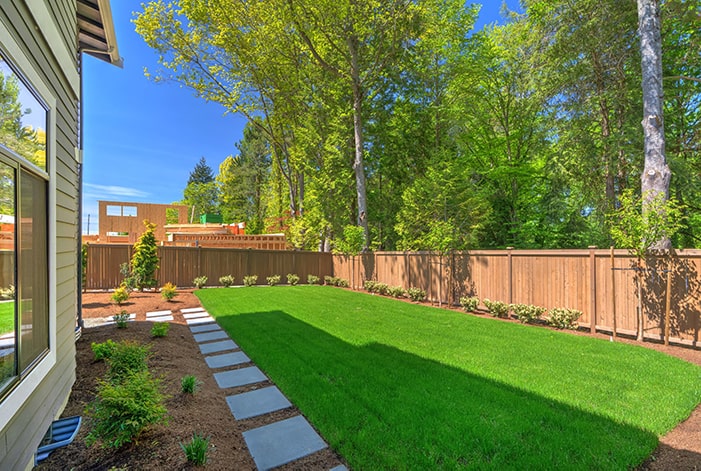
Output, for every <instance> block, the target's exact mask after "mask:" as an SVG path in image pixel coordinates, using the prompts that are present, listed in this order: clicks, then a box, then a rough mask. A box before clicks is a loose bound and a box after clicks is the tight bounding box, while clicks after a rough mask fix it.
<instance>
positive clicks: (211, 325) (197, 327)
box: [190, 322, 220, 334]
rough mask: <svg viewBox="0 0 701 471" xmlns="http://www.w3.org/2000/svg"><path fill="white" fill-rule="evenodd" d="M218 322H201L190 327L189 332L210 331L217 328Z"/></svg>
mask: <svg viewBox="0 0 701 471" xmlns="http://www.w3.org/2000/svg"><path fill="white" fill-rule="evenodd" d="M219 329H220V327H219V324H217V323H215V322H210V323H208V324H202V325H195V326H192V327H190V332H192V333H193V334H199V333H201V332H210V331H212V330H219Z"/></svg>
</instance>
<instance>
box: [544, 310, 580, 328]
mask: <svg viewBox="0 0 701 471" xmlns="http://www.w3.org/2000/svg"><path fill="white" fill-rule="evenodd" d="M581 316H582V311H577V310H576V309H564V308H555V309H550V311H549V312H548V324H549V325H551V326H553V327H555V328H557V329H571V330H575V329H577V327H578V326H579V325H578V324H577V319H579V318H580V317H581Z"/></svg>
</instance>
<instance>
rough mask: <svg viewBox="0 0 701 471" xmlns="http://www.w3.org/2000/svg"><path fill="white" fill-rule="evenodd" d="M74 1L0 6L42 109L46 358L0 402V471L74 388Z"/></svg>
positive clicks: (1, 26) (13, 464) (9, 49)
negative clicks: (44, 133) (45, 189)
mask: <svg viewBox="0 0 701 471" xmlns="http://www.w3.org/2000/svg"><path fill="white" fill-rule="evenodd" d="M76 24H77V23H76V1H75V0H51V1H37V0H3V1H2V2H0V47H2V49H3V51H4V53H5V56H6V57H8V58H9V60H11V61H12V62H13V64H14V65H15V66H16V67H18V68H19V69H20V71H21V73H22V74H23V75H24V77H25V78H26V79H27V81H28V82H30V83H31V85H32V86H33V87H34V88H35V89H36V91H37V92H38V93H39V94H40V95H41V97H42V98H43V99H44V100H45V101H46V103H47V105H48V106H49V113H48V116H49V118H48V126H47V163H48V173H49V184H48V208H49V218H48V222H49V233H48V252H49V255H48V267H49V269H48V271H49V277H48V283H49V285H48V290H49V332H50V333H49V351H48V354H47V355H45V356H43V357H42V358H40V360H39V361H38V362H37V364H36V365H35V366H34V367H33V368H32V369H31V371H30V372H29V373H28V374H27V375H25V376H24V377H22V378H21V381H19V383H17V385H16V386H15V387H14V388H13V389H12V390H11V391H10V392H9V393H8V394H7V395H6V396H5V397H3V398H2V402H0V469H13V470H15V469H25V468H28V467H30V466H31V465H32V464H33V455H34V452H35V451H36V448H37V446H38V445H39V443H40V441H41V439H42V437H43V435H44V433H45V432H46V430H47V429H48V427H49V425H50V423H51V421H52V420H54V419H55V418H57V417H58V416H59V414H60V413H61V411H62V409H63V407H64V406H65V403H66V401H67V399H68V396H69V394H70V389H71V386H72V385H73V383H74V381H75V332H74V328H75V322H76V312H77V309H78V305H77V299H78V298H77V279H76V265H77V250H76V238H77V237H78V224H77V221H78V198H79V181H78V163H77V162H76V156H77V155H78V154H79V138H78V127H79V123H78V120H79V117H78V109H79V96H80V75H79V74H78V62H77V61H78V59H77V58H78V53H77V46H76V45H75V44H76V37H77V27H76Z"/></svg>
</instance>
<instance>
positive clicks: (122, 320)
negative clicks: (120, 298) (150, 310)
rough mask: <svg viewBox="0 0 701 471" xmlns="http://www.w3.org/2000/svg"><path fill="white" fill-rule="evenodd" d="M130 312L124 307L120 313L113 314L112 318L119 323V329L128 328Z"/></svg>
mask: <svg viewBox="0 0 701 471" xmlns="http://www.w3.org/2000/svg"><path fill="white" fill-rule="evenodd" d="M129 317H130V316H129V313H128V312H127V311H125V310H124V309H122V310H121V311H120V312H119V313H118V314H115V315H114V316H112V320H113V321H114V323H115V324H116V325H117V328H118V329H126V328H127V325H128V323H129Z"/></svg>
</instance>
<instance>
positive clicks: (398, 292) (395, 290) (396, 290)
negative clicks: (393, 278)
mask: <svg viewBox="0 0 701 471" xmlns="http://www.w3.org/2000/svg"><path fill="white" fill-rule="evenodd" d="M404 293H405V291H404V288H402V287H401V286H390V287H388V288H387V294H388V295H390V296H392V297H393V298H401V297H403V296H404Z"/></svg>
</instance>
